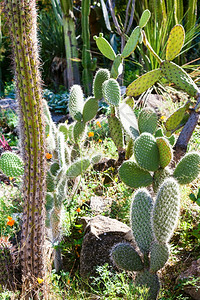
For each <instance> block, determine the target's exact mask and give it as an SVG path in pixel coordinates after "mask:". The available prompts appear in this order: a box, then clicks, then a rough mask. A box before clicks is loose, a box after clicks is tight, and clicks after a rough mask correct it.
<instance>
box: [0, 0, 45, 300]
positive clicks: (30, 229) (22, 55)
mask: <svg viewBox="0 0 200 300" xmlns="http://www.w3.org/2000/svg"><path fill="white" fill-rule="evenodd" d="M35 2H36V1H35V0H5V1H4V4H5V13H6V16H7V20H8V26H9V32H10V33H11V38H12V47H13V60H14V67H15V80H16V86H17V99H18V104H19V120H20V123H19V126H20V135H21V148H22V155H23V161H24V179H23V180H24V182H23V183H24V184H23V193H24V211H23V224H22V238H21V249H20V252H21V253H20V259H21V266H22V277H23V278H22V281H23V286H22V293H23V299H30V298H31V299H39V297H40V299H41V294H43V295H44V285H43V283H44V282H45V280H44V282H43V283H42V284H40V285H39V283H38V281H37V278H42V279H45V269H46V268H45V263H44V262H45V257H44V256H45V252H44V242H45V192H46V187H45V137H44V125H43V121H42V120H43V119H44V118H43V115H42V96H41V86H40V82H41V80H40V74H39V61H38V49H37V36H36V7H35ZM39 290H40V296H39Z"/></svg>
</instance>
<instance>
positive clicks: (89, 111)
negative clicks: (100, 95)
mask: <svg viewBox="0 0 200 300" xmlns="http://www.w3.org/2000/svg"><path fill="white" fill-rule="evenodd" d="M98 108H99V105H98V100H97V99H95V98H92V97H90V98H88V99H87V101H86V102H85V104H84V107H83V121H84V122H88V121H91V120H92V119H93V118H94V117H95V116H96V114H97V111H98Z"/></svg>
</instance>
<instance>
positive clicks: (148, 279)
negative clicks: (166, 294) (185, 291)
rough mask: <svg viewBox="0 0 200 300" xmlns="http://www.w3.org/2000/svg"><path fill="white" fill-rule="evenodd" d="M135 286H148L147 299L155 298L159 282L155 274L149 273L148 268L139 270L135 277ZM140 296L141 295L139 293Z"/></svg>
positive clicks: (154, 299) (152, 299)
mask: <svg viewBox="0 0 200 300" xmlns="http://www.w3.org/2000/svg"><path fill="white" fill-rule="evenodd" d="M135 284H136V286H141V287H143V288H144V287H146V288H148V296H147V298H145V299H147V300H156V299H157V297H158V294H159V290H160V283H159V279H158V276H157V275H156V274H152V273H150V272H149V271H148V270H144V271H142V272H139V273H138V274H137V275H136V278H135ZM141 296H142V295H141Z"/></svg>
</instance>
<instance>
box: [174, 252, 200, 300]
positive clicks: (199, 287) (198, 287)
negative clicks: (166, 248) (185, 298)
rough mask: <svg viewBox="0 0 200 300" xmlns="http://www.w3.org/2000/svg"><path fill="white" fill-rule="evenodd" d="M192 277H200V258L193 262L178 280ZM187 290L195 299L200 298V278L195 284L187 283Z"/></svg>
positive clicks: (185, 288)
mask: <svg viewBox="0 0 200 300" xmlns="http://www.w3.org/2000/svg"><path fill="white" fill-rule="evenodd" d="M192 278H194V279H198V278H200V258H199V259H198V260H195V261H193V262H192V264H191V265H190V266H189V268H187V270H185V271H184V272H182V273H181V274H180V275H179V277H178V280H177V281H179V280H184V281H185V280H191V279H192ZM184 290H185V292H186V293H187V294H188V295H190V296H191V297H192V298H193V299H195V300H199V299H200V280H198V281H196V282H195V285H189V284H188V285H185V287H184Z"/></svg>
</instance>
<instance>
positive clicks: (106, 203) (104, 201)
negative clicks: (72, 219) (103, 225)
mask: <svg viewBox="0 0 200 300" xmlns="http://www.w3.org/2000/svg"><path fill="white" fill-rule="evenodd" d="M111 204H112V199H111V198H107V197H100V196H96V195H95V196H92V197H91V198H90V208H91V210H92V211H94V212H97V213H102V212H104V211H110V207H111Z"/></svg>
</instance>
